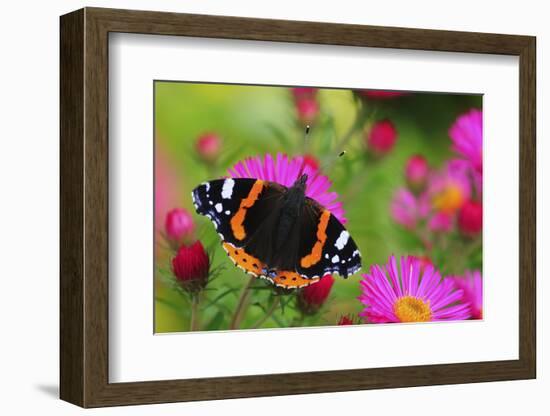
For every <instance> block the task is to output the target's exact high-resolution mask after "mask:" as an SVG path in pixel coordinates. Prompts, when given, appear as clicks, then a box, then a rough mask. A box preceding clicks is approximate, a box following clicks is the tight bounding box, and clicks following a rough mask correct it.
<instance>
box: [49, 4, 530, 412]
mask: <svg viewBox="0 0 550 416" xmlns="http://www.w3.org/2000/svg"><path fill="white" fill-rule="evenodd" d="M60 28H61V45H60V46H61V62H60V63H61V155H60V159H61V178H60V186H61V201H60V203H61V212H60V221H61V230H60V232H61V247H60V252H61V258H60V261H61V268H60V278H61V286H60V291H61V292H60V296H61V304H60V328H61V329H60V331H61V333H60V341H61V348H60V359H61V363H60V366H61V368H60V371H61V374H60V376H61V386H60V396H61V398H62V399H63V400H66V401H68V402H71V403H74V404H77V405H79V406H83V407H100V406H114V405H130V404H146V403H163V402H177V401H192V400H213V399H226V398H237V397H258V396H270V395H287V394H303V393H321V392H338V391H351V390H363V389H378V388H397V387H409V386H425V385H439V384H454V383H473V382H487V381H499V380H518V379H529V378H535V375H536V333H535V331H536V329H535V311H536V304H535V300H536V296H535V280H536V270H535V265H536V258H535V253H536V235H535V233H536V207H535V203H536V190H535V161H536V150H535V124H536V123H535V105H536V97H535V91H536V90H535V49H536V48H535V38H534V37H530V36H516V35H500V34H486V33H467V32H451V31H439V30H421V29H403V28H390V27H376V26H360V25H343V24H328V23H314V22H297V21H284V20H265V19H252V18H240V17H225V16H207V15H190V14H176V13H164V12H147V11H130V10H114V9H99V8H85V9H81V10H78V11H75V12H72V13H69V14H67V15H64V16H62V17H61V23H60ZM110 32H126V33H141V34H152V35H174V36H191V37H205V38H224V39H241V40H262V41H277V42H297V43H312V44H330V45H345V46H359V47H360V46H368V47H379V48H397V49H415V50H430V51H448V52H468V53H482V54H501V55H514V56H518V57H519V65H520V80H519V85H520V92H519V94H520V95H519V96H520V99H519V102H520V106H519V109H518V111H519V114H520V130H519V134H520V146H519V149H518V150H519V153H520V182H519V183H520V185H519V186H520V189H519V194H520V224H519V232H520V253H519V255H520V265H519V285H520V287H519V297H520V299H519V305H520V314H519V359H518V360H508V361H491V362H473V363H461V364H444V365H419V366H406V367H391V368H371V369H353V370H339V371H323V372H309V373H291V374H266V375H254V376H238V377H220V378H204V379H182V380H169V381H147V382H135V383H109V379H108V360H109V356H108V287H109V285H108V282H109V276H108V223H109V215H108V183H109V182H108V174H109V166H108V140H109V138H108V65H109V62H108V35H109V33H110Z"/></svg>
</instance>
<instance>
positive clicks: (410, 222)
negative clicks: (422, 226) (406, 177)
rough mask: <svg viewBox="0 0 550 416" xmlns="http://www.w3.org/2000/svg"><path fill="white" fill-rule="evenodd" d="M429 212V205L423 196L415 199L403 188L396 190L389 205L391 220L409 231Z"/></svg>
mask: <svg viewBox="0 0 550 416" xmlns="http://www.w3.org/2000/svg"><path fill="white" fill-rule="evenodd" d="M429 211H430V204H429V201H428V199H427V198H426V196H425V195H421V196H419V197H416V196H415V195H414V194H413V193H412V192H411V191H409V190H408V189H405V188H400V189H398V190H397V192H396V193H395V195H394V197H393V199H392V201H391V205H390V213H391V216H392V218H393V220H394V221H395V222H396V223H398V224H401V225H402V226H404V227H405V228H409V229H413V228H415V227H416V224H417V223H418V221H419V220H421V219H424V218H426V216H427V215H428V213H429Z"/></svg>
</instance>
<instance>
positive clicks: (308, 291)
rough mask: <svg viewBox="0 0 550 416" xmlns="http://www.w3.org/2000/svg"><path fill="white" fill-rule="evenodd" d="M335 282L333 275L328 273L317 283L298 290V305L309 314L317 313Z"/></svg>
mask: <svg viewBox="0 0 550 416" xmlns="http://www.w3.org/2000/svg"><path fill="white" fill-rule="evenodd" d="M333 284H334V278H333V277H332V275H330V274H327V275H325V276H323V277H322V278H321V280H319V281H318V282H316V283H313V284H312V285H309V286H307V287H304V288H303V289H301V290H300V291H299V292H298V307H299V308H300V310H301V311H302V312H303V313H305V314H307V315H313V314H315V313H316V312H317V311H318V310H319V309H320V308H321V306H323V304H324V303H325V301H326V300H327V298H328V295H329V294H330V291H331V289H332V285H333Z"/></svg>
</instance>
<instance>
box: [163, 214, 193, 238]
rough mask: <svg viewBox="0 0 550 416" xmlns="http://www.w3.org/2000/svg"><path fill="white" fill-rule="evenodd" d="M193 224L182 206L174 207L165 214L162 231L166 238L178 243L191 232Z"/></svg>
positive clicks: (189, 215)
mask: <svg viewBox="0 0 550 416" xmlns="http://www.w3.org/2000/svg"><path fill="white" fill-rule="evenodd" d="M194 229H195V224H193V218H192V217H191V214H189V212H187V211H186V210H184V209H183V208H174V209H173V210H172V211H170V212H168V214H166V219H165V221H164V231H165V232H166V236H167V237H168V239H169V240H170V241H171V242H173V243H175V244H177V245H179V244H180V243H182V242H183V240H184V239H186V238H187V237H189V236H191V235H192V234H193V230H194Z"/></svg>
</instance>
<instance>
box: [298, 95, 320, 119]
mask: <svg viewBox="0 0 550 416" xmlns="http://www.w3.org/2000/svg"><path fill="white" fill-rule="evenodd" d="M296 113H297V116H298V120H299V121H300V123H302V124H304V125H306V124H313V122H314V121H315V119H316V118H317V115H318V114H319V104H318V103H317V101H316V100H315V99H312V98H305V99H300V100H298V101H297V102H296Z"/></svg>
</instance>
